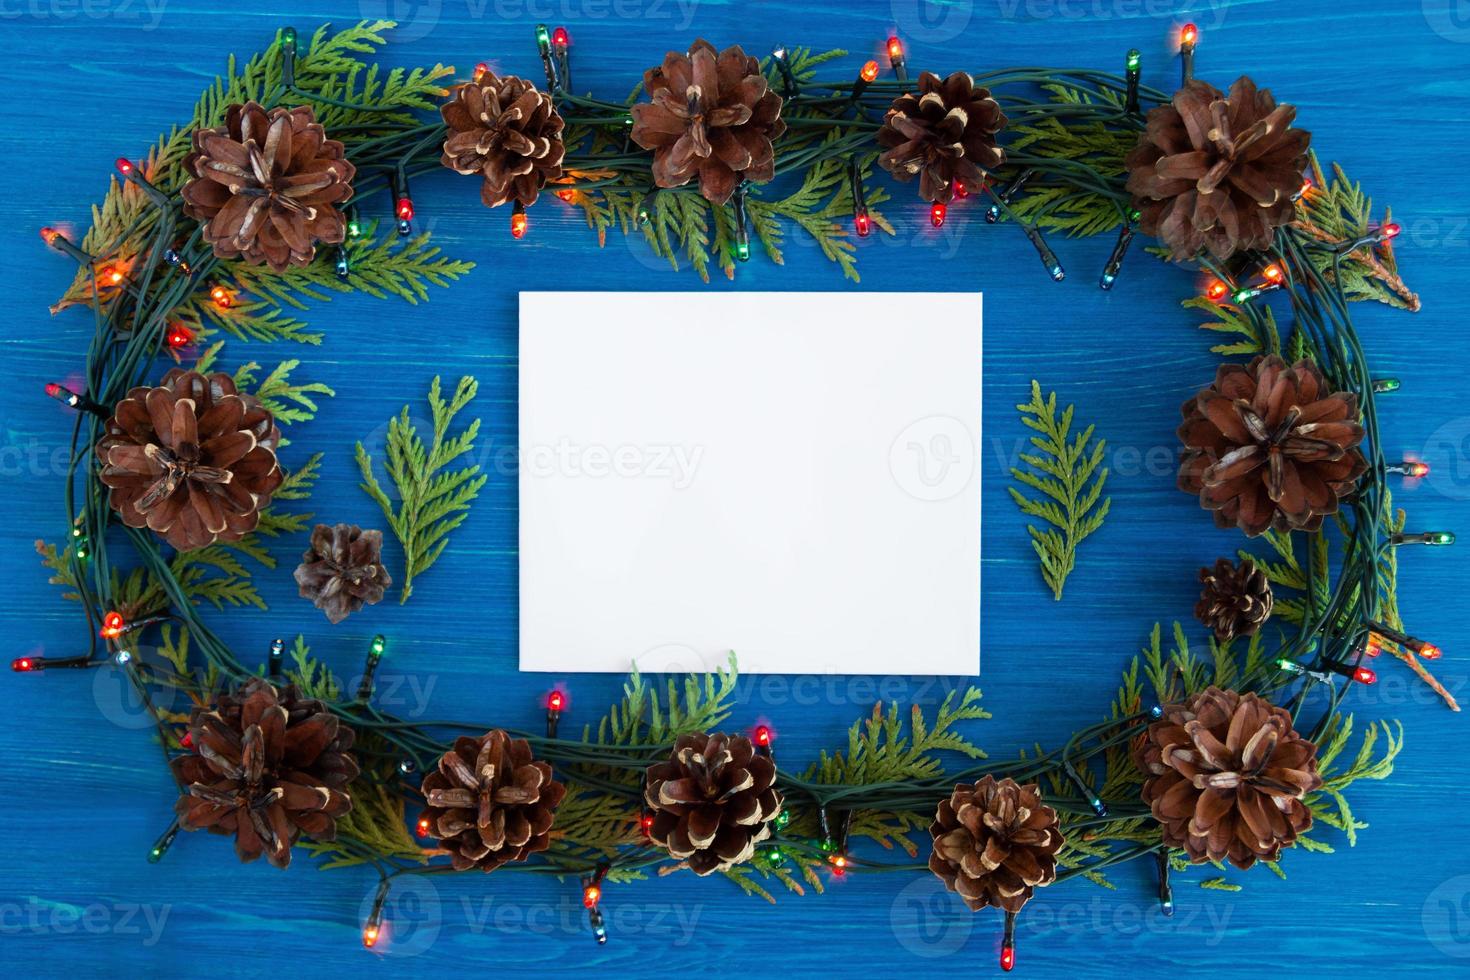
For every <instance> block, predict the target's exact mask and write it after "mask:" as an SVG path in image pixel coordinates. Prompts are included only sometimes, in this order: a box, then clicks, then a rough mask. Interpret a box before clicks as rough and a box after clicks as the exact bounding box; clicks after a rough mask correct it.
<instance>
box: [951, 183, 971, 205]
mask: <svg viewBox="0 0 1470 980" xmlns="http://www.w3.org/2000/svg"><path fill="white" fill-rule="evenodd" d="M954 196H955V198H956V199H957V200H960V201H963V200H964V199H965V198H967V197H969V196H970V191H969V189H968V188H966V187H965V182H964V181H963V180H957V181H955V182H954Z"/></svg>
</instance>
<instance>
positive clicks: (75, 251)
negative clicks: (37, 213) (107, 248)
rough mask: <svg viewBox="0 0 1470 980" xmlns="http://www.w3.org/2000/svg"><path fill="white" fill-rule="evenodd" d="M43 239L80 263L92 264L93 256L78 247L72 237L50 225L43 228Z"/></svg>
mask: <svg viewBox="0 0 1470 980" xmlns="http://www.w3.org/2000/svg"><path fill="white" fill-rule="evenodd" d="M41 240H42V241H43V242H45V243H46V244H47V245H49V246H50V247H51V248H54V249H56V251H58V252H61V253H62V254H64V255H67V256H70V257H71V258H73V259H75V260H76V262H77V264H78V265H89V264H91V261H92V256H90V255H88V254H87V253H86V252H83V251H82V250H81V249H79V248H77V246H76V245H74V244H73V243H72V240H71V239H70V238H67V237H66V236H65V235H63V234H62V233H61V232H59V231H57V230H56V229H55V228H52V227H50V226H49V225H48V226H47V227H45V228H42V229H41Z"/></svg>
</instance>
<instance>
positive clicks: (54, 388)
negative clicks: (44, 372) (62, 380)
mask: <svg viewBox="0 0 1470 980" xmlns="http://www.w3.org/2000/svg"><path fill="white" fill-rule="evenodd" d="M59 394H61V385H59V384H57V383H56V382H55V381H48V382H46V397H47V398H55V397H56V396H57V395H59Z"/></svg>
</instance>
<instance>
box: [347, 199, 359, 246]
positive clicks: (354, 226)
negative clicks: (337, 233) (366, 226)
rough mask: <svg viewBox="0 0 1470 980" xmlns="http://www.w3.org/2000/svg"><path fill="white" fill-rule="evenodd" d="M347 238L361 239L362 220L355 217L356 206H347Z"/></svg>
mask: <svg viewBox="0 0 1470 980" xmlns="http://www.w3.org/2000/svg"><path fill="white" fill-rule="evenodd" d="M347 237H348V238H361V237H362V220H361V219H360V218H359V217H358V215H357V205H356V204H349V205H347Z"/></svg>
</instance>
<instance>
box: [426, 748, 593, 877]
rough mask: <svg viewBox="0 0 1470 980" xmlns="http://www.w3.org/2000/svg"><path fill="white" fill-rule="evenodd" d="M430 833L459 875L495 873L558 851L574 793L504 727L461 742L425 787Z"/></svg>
mask: <svg viewBox="0 0 1470 980" xmlns="http://www.w3.org/2000/svg"><path fill="white" fill-rule="evenodd" d="M421 788H422V789H423V793H424V799H425V801H426V802H427V804H428V806H427V807H426V808H425V810H424V817H425V818H426V819H427V820H428V827H429V833H430V834H431V835H432V836H434V837H436V838H438V839H439V846H440V847H442V848H444V849H445V850H446V851H448V852H449V857H450V860H452V861H453V862H454V867H455V870H457V871H467V870H469V869H470V868H479V869H480V870H482V871H487V872H488V871H494V870H495V869H496V868H498V867H500V866H501V865H502V864H508V863H510V862H512V861H524V860H525V859H526V858H527V857H529V856H530V855H532V854H535V853H537V852H539V851H544V850H546V848H548V847H550V846H551V825H552V823H553V822H555V819H556V808H557V806H558V805H560V804H561V800H562V797H563V796H565V795H566V792H567V788H566V787H565V786H563V785H562V784H561V783H558V782H557V781H556V780H554V779H552V778H551V766H550V765H549V764H548V763H545V762H541V761H539V760H535V759H532V758H531V746H530V743H528V742H527V741H526V740H525V739H523V738H511V737H510V736H509V735H507V734H506V733H505V732H503V731H501V730H500V729H498V728H497V729H494V730H492V731H489V732H486V733H485V734H484V735H482V736H480V737H479V738H470V737H468V736H463V735H462V736H460V737H459V738H457V739H455V740H454V748H452V749H450V750H449V751H448V752H446V753H444V755H443V756H441V757H440V759H439V768H438V769H437V770H435V771H434V772H431V773H429V774H428V775H427V776H425V777H424V781H423V785H422V787H421Z"/></svg>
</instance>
